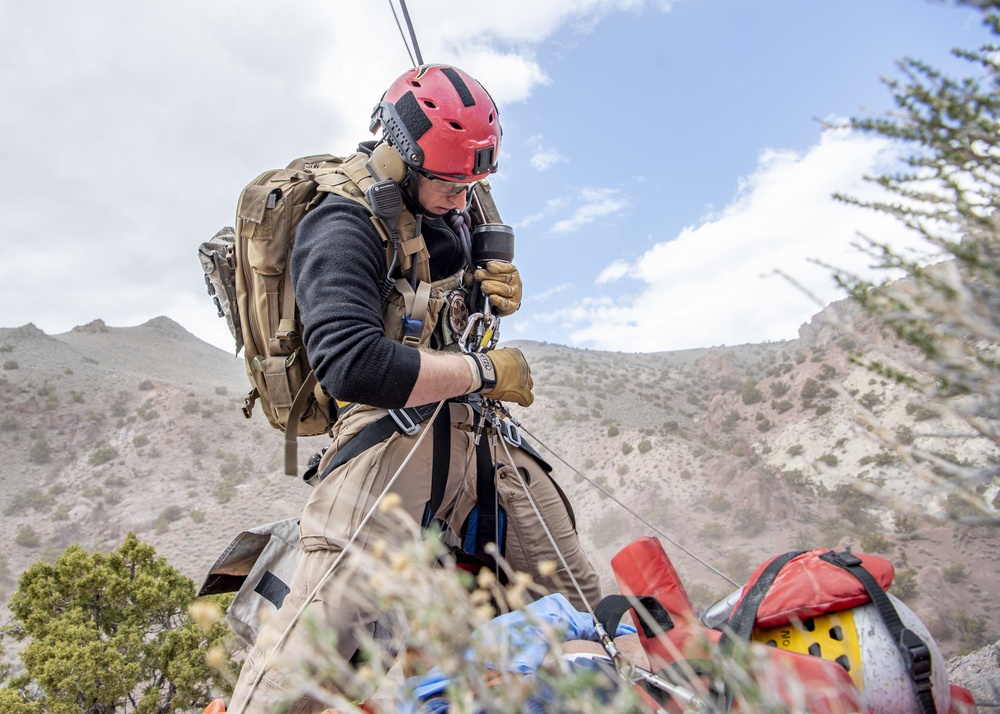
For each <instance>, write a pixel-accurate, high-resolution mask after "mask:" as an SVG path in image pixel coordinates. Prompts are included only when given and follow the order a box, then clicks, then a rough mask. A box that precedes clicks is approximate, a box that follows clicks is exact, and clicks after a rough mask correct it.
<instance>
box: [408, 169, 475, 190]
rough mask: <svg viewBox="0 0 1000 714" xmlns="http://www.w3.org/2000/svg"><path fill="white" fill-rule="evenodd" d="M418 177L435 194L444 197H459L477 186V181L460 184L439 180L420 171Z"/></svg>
mask: <svg viewBox="0 0 1000 714" xmlns="http://www.w3.org/2000/svg"><path fill="white" fill-rule="evenodd" d="M417 175H418V176H419V177H420V178H421V179H422V180H423V181H425V182H426V185H427V186H428V188H429V189H430V190H431V191H433V192H434V193H437V194H441V195H443V196H457V195H458V194H460V193H462V192H463V191H468V190H469V189H470V188H472V187H473V186H474V185H475V183H476V182H475V181H470V182H467V183H460V182H458V181H446V180H444V179H442V178H438V177H437V176H434V175H432V174H428V173H425V172H423V171H418V172H417Z"/></svg>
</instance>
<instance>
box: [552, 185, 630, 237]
mask: <svg viewBox="0 0 1000 714" xmlns="http://www.w3.org/2000/svg"><path fill="white" fill-rule="evenodd" d="M577 201H578V203H579V204H580V205H579V206H578V207H577V209H576V210H575V211H574V212H573V215H572V216H570V217H569V218H564V219H563V220H561V221H557V222H556V223H555V224H553V226H552V227H551V228H550V229H549V232H550V233H559V234H561V233H573V232H575V231H578V230H580V228H582V227H583V226H585V225H587V224H588V223H593V222H594V221H596V220H597V219H598V218H603V217H605V216H610V215H613V214H615V213H618V212H619V211H621V210H624V209H625V208H627V207H628V205H629V204H628V200H627V199H626V198H624V197H623V196H622V195H621V192H620V191H619V190H618V189H614V188H585V189H583V190H582V191H580V194H579V195H578V196H577Z"/></svg>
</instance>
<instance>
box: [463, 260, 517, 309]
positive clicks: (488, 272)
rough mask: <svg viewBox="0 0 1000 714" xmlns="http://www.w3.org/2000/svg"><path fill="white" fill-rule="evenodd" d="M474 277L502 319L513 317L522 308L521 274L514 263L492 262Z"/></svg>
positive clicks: (504, 261)
mask: <svg viewBox="0 0 1000 714" xmlns="http://www.w3.org/2000/svg"><path fill="white" fill-rule="evenodd" d="M473 277H475V278H476V280H478V281H479V289H480V290H482V291H483V294H484V295H488V296H489V300H490V304H491V305H492V306H493V311H494V312H495V313H496V314H497V315H499V316H500V317H507V316H508V315H513V314H514V313H515V312H517V309H518V308H519V307H521V274H520V273H519V272H517V268H515V267H514V264H513V263H508V262H507V261H506V260H491V261H489V262H488V263H486V266H485V267H483V268H479V269H478V270H476V272H475V274H474V276H473Z"/></svg>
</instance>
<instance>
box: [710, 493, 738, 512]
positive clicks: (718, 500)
mask: <svg viewBox="0 0 1000 714" xmlns="http://www.w3.org/2000/svg"><path fill="white" fill-rule="evenodd" d="M705 505H706V506H708V510H710V511H712V512H713V513H725V512H727V511H729V510H730V509H731V508H732V507H733V504H732V502H731V501H730V500H729V499H728V498H726V495H725V494H724V493H713V494H712V495H711V496H709V497H708V498H707V499H706V500H705Z"/></svg>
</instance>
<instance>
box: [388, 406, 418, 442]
mask: <svg viewBox="0 0 1000 714" xmlns="http://www.w3.org/2000/svg"><path fill="white" fill-rule="evenodd" d="M389 416H391V417H392V420H393V421H394V422H396V427H397V428H398V429H399V430H400V431H401V432H402V433H403V434H406V435H407V436H413V435H414V434H416V433H417V432H418V431H420V425H419V424H417V423H416V422H414V421H413V417H412V416H411V415H410V412H409V411H407V410H406V409H390V410H389Z"/></svg>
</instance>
